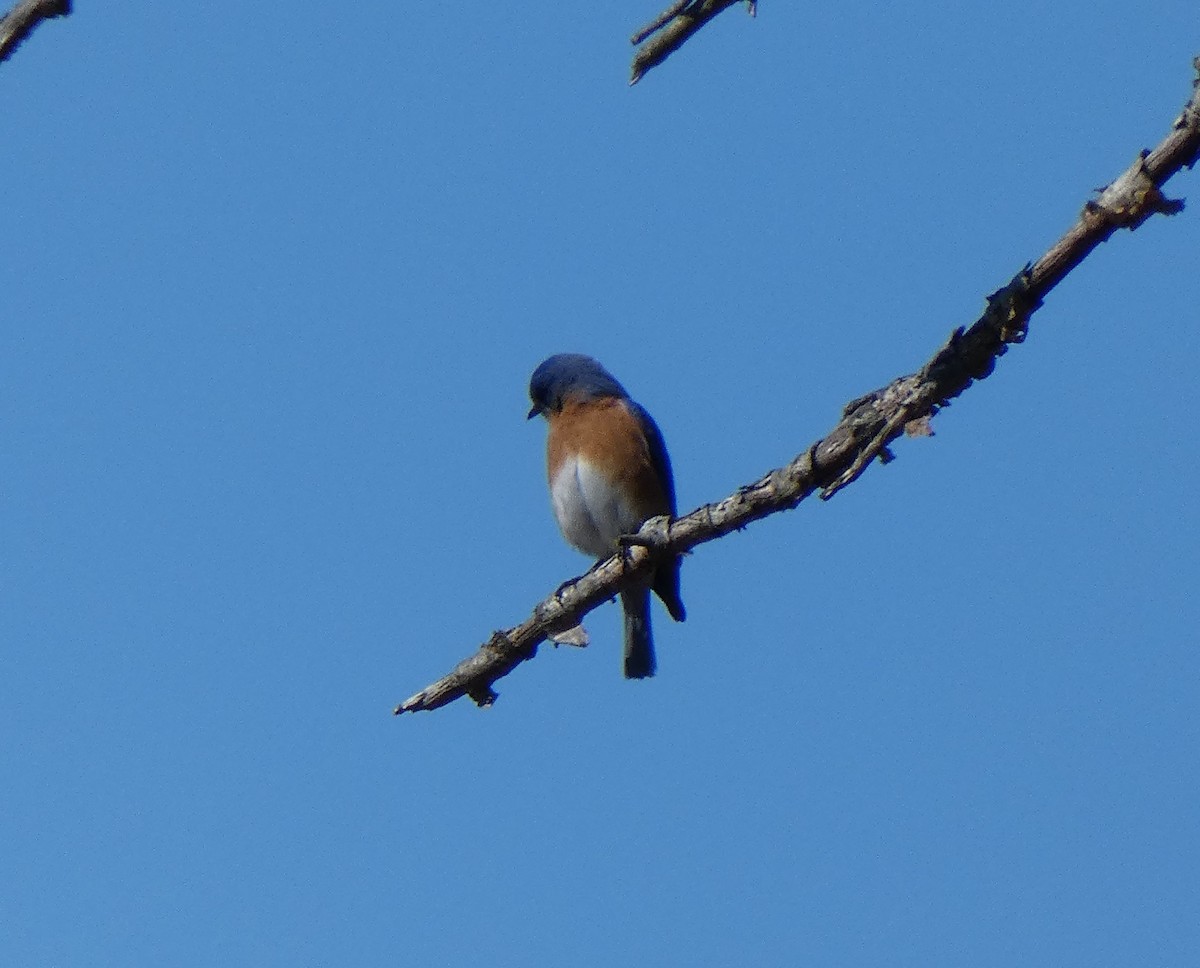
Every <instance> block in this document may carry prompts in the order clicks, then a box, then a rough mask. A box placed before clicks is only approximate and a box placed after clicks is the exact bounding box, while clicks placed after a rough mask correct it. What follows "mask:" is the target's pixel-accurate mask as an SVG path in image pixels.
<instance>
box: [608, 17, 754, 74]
mask: <svg viewBox="0 0 1200 968" xmlns="http://www.w3.org/2000/svg"><path fill="white" fill-rule="evenodd" d="M741 2H742V0H675V2H674V3H672V4H671V6H669V7H668V8H667V9H666V10H664V11H663V12H662V13H661V14H659V15H658V16H657V17H655V18H654V20H652V21H651V22H650V23H648V24H646V26H645V27H643V28H642V29H641V30H639V31H638V32H637V33H636V34H634V35H633V37H632V38H631V39H630V43H632V44H633V45H634V46H635V47H638V45H639V44H640V45H641V46H640V47H638V50H637V53H635V54H634V55H633V69H632V71H631V73H630V77H629V83H630V84H631V85H632V84H636V83H637V82H638V81H640V80H641V79H642V75H644V74H645V73H646V71H648V70H650V68H652V67H657V66H658V65H659V64H661V63H662V62H663V61H665V60H666V59H667V58H668V57H670V56H671V54H673V53H674V52H675V51H677V50H679V48H680V47H682V46H683V45H684V43H685V42H686V41H687V39H688V38H689V37H691V36H692V34H694V33H695V32H696V31H697V30H699V29H700V28H701V27H703V26H704V25H705V24H706V23H708V22H709V21H710V20H712V19H713V17H715V16H716V15H717V14H719V13H721V12H722V11H724V10H726V9H728V8H729V7H732V6H733V5H734V4H735V3H741ZM746 6H747V7H748V9H749V11H750V16H751V17H753V16H754V14H755V12H756V11H757V6H758V3H757V0H746Z"/></svg>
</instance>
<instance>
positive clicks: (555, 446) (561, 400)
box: [529, 353, 686, 679]
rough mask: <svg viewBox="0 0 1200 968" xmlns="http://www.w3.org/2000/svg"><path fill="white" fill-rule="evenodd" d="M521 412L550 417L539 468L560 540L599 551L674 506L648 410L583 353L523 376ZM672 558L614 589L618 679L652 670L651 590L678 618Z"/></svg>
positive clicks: (662, 448) (604, 552)
mask: <svg viewBox="0 0 1200 968" xmlns="http://www.w3.org/2000/svg"><path fill="white" fill-rule="evenodd" d="M529 398H530V399H531V400H532V401H533V408H532V409H531V410H530V411H529V416H530V418H533V417H536V416H537V415H538V414H541V415H542V416H544V417H545V418H546V422H547V423H548V424H549V432H548V434H547V436H546V471H547V476H548V477H549V481H550V500H551V502H552V503H553V504H554V516H555V518H557V519H558V527H559V529H560V530H561V531H562V533H563V537H564V538H566V539H567V541H568V542H569V543H570V544H572V545H574V546H575V547H576V548H578V549H579V550H580V551H582V552H583V553H584V554H587V555H592V556H593V557H596V558H607V557H609V556H610V555H612V554H613V553H614V552H615V551H616V550H617V547H618V546H617V539H618V538H619V537H620V536H621V535H627V534H634V533H636V532H637V530H638V529H639V528H640V527H641V526H642V524H644V523H645V522H646V520H648V519H649V518H652V517H655V516H656V515H659V514H672V515H673V514H674V513H675V480H674V478H673V477H672V476H671V459H670V457H668V456H667V448H666V445H665V444H664V443H663V439H662V434H661V433H660V432H659V429H658V425H657V424H655V422H654V419H653V418H652V417H651V416H650V414H648V413H647V412H646V411H645V410H643V409H642V407H640V406H639V405H638V404H637V403H635V402H634V401H633V400H631V399H630V397H629V394H628V393H626V392H625V388H624V387H623V386H621V384H619V383H618V382H617V381H616V380H615V379H614V378H613V376H612V374H611V373H609V372H608V371H607V370H606V369H604V367H602V366H601V365H600V364H599V363H597V362H596V361H595V360H593V359H592V358H591V357H590V356H583V355H582V354H580V353H560V354H558V355H557V356H552V357H550V358H549V359H548V360H546V361H545V362H543V363H542V364H541V365H540V366H539V367H538V368H537V369H536V370H534V371H533V376H532V377H531V378H530V380H529ZM679 561H680V559H679V557H678V556H676V557H674V558H671V559H669V560H666V561H663V562H662V563H660V564H659V566H658V568H657V569H656V570H655V572H654V573H653V575H652V576H651V577H650V578H649V580H648V581H647V582H646V583H645V584H641V585H635V586H633V587H630V588H627V589H625V591H623V592H621V605H622V607H623V608H624V610H625V678H627V679H644V678H646V677H647V676H652V675H654V666H655V662H654V638H653V636H652V635H651V632H650V590H651V589H653V590H654V592H655V594H656V595H658V597H659V598H660V599H662V602H663V604H664V605H666V606H667V611H668V612H670V613H671V618H673V619H675V621H676V622H682V621H683V620H684V618H685V617H686V613H685V612H684V608H683V602H682V600H680V598H679Z"/></svg>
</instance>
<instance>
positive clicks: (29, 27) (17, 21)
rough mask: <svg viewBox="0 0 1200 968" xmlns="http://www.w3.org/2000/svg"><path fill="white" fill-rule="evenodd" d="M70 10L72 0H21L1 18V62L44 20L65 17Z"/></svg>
mask: <svg viewBox="0 0 1200 968" xmlns="http://www.w3.org/2000/svg"><path fill="white" fill-rule="evenodd" d="M70 12H71V0H20V2H19V3H18V4H17V5H16V6H15V7H13V8H12V10H10V11H9V12H8V13H7V14H5V15H4V18H3V19H0V62H2V61H5V60H7V59H8V57H9V55H10V54H11V53H12V52H13V51H14V50H16V49H17V48H18V47H20V46H21V42H22V41H24V40H25V38H26V37H28V36H29V35H30V34H31V33H33V28H34V27H36V26H37V25H38V24H40V23H41V22H42V21H43V20H50V19H51V18H53V17H65V16H66V15H67V14H69V13H70Z"/></svg>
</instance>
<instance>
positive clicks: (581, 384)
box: [529, 353, 629, 419]
mask: <svg viewBox="0 0 1200 968" xmlns="http://www.w3.org/2000/svg"><path fill="white" fill-rule="evenodd" d="M628 396H629V394H627V393H626V392H625V388H624V387H623V386H621V384H619V383H618V382H617V381H616V378H615V377H614V376H613V375H612V374H611V373H609V372H608V370H606V369H604V367H602V366H601V365H600V364H599V363H597V362H596V361H595V360H593V359H592V358H591V357H590V356H584V355H583V354H582V353H558V354H557V355H555V356H552V357H550V358H549V359H548V360H543V361H542V363H541V364H540V365H539V366H538V368H537V369H536V370H534V371H533V376H532V377H530V378H529V399H530V400H532V401H533V407H532V408H531V409H530V411H529V417H530V418H531V419H532V418H533V417H536V416H537V415H538V414H544V413H557V412H558V411H560V410H561V409H562V408H563V404H564V403H565V402H566V401H567V399H568V398H570V399H575V400H594V399H596V398H597V397H628Z"/></svg>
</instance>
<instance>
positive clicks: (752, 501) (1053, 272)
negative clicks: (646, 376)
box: [395, 58, 1200, 714]
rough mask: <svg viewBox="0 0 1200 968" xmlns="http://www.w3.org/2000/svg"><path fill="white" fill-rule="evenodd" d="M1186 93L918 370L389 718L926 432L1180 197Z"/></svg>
mask: <svg viewBox="0 0 1200 968" xmlns="http://www.w3.org/2000/svg"><path fill="white" fill-rule="evenodd" d="M1193 66H1194V67H1195V69H1196V71H1197V75H1198V76H1197V78H1196V80H1194V81H1193V84H1192V86H1193V91H1192V96H1191V99H1190V100H1189V101H1188V103H1187V105H1186V106H1185V107H1184V110H1183V113H1182V114H1181V115H1180V116H1179V117H1178V118H1177V119H1176V120H1175V122H1174V123H1173V124H1172V126H1171V131H1170V133H1169V134H1168V135H1167V136H1166V137H1165V138H1164V139H1163V140H1162V142H1161V143H1160V144H1159V145H1158V146H1157V147H1156V148H1155V149H1154V150H1153V151H1143V152H1141V153H1140V154H1139V155H1138V157H1137V159H1136V160H1135V161H1134V163H1133V164H1132V165H1130V166H1129V168H1128V169H1127V170H1126V171H1124V172H1123V173H1122V174H1121V175H1120V176H1118V177H1117V178H1116V179H1115V180H1114V181H1113V182H1112V184H1111V185H1109V186H1108V187H1107V188H1105V189H1103V190H1102V191H1101V192H1100V194H1099V196H1098V197H1097V198H1095V199H1093V200H1090V201H1088V202H1087V203H1086V204H1085V205H1084V207H1083V211H1082V212H1081V213H1080V216H1079V219H1078V220H1077V221H1076V222H1075V224H1074V225H1073V226H1071V228H1070V230H1068V232H1067V233H1066V234H1065V235H1064V236H1063V237H1062V238H1061V239H1060V240H1059V241H1058V242H1057V243H1055V244H1054V246H1053V247H1051V248H1050V250H1049V251H1047V252H1046V254H1045V255H1043V256H1042V257H1041V258H1040V259H1038V260H1037V262H1035V263H1032V264H1030V265H1027V266H1026V267H1025V268H1024V269H1022V270H1021V271H1020V272H1018V273H1017V275H1016V276H1014V277H1013V279H1012V281H1010V282H1009V283H1008V285H1006V286H1005V287H1004V288H1003V289H1000V290H999V291H998V292H995V293H993V294H992V295H991V296H989V297H988V300H987V308H986V309H985V310H984V312H983V315H982V316H980V317H979V319H977V320H976V321H975V322H974V323H973V324H972V325H970V326H969V327H966V328H962V327H960V328H959V329H956V330H955V331H954V332H953V333H952V334H951V335H950V339H949V340H948V341H947V342H946V344H945V345H944V346H942V347H941V348H940V349H939V350H938V351H937V352H936V353H935V354H934V355H933V358H932V359H930V360H929V362H928V363H926V364H925V365H924V366H923V367H922V368H921V369H920V371H918V372H917V373H913V374H910V375H908V376H902V377H899V378H898V379H895V380H893V381H892V382H891V383H889V384H888V385H887V386H886V387H883V388H882V389H880V390H876V391H874V392H873V393H869V394H867V395H866V396H863V397H860V398H858V399H857V400H853V401H851V402H850V403H849V404H847V405H846V407H845V408H844V409H843V412H842V417H841V420H839V421H838V423H837V425H836V426H835V427H834V428H833V430H832V431H830V433H829V434H827V435H826V436H825V437H823V438H822V439H820V440H818V441H817V442H816V443H814V444H812V446H810V447H809V448H808V449H807V450H805V451H804V452H803V453H802V454H800V455H799V456H798V457H796V458H795V459H794V460H792V461H791V463H789V464H787V465H786V466H784V467H781V468H778V469H777V470H773V471H771V472H770V473H769V474H766V475H765V476H764V477H762V478H760V479H759V480H757V481H755V482H754V483H753V484H747V485H745V486H744V487H741V488H739V489H738V490H737V492H736V493H734V494H731V495H730V496H729V497H727V498H725V499H724V500H723V501H719V502H717V503H716V504H706V505H704V506H703V507H700V508H697V509H696V510H695V511H692V512H691V513H690V514H687V515H684V516H683V517H681V518H676V519H674V520H670V519H668V518H665V517H658V518H652V519H651V520H650V521H647V522H646V524H645V525H644V526H643V527H642V529H641V530H640V531H639V532H638V534H637V535H636V537H633V538H631V539H630V540H629V542H628V543H627V545H628V546H627V547H626V548H624V549H623V550H622V552H621V553H620V554H618V555H614V556H613V557H612V558H610V559H608V560H607V561H605V562H602V563H601V564H599V565H598V566H597V567H595V568H594V569H592V570H591V571H589V572H588V573H587V574H586V575H583V576H582V577H580V578H577V579H575V580H573V581H571V582H568V583H567V584H566V585H564V586H563V587H562V588H560V589H559V590H558V591H557V592H556V593H555V594H553V595H551V596H550V597H549V598H547V599H546V600H545V601H543V602H541V603H540V604H539V605H537V606H536V607H535V608H534V610H533V614H532V615H531V616H530V617H529V618H528V619H526V620H525V621H524V622H522V623H521V624H520V625H517V626H514V627H513V628H510V629H506V630H504V631H502V632H496V633H494V634H493V635H492V637H491V638H490V639H489V640H488V641H487V642H486V643H484V644H483V646H481V647H480V649H479V651H478V652H476V653H475V654H474V655H472V656H471V657H470V658H468V659H465V660H464V661H462V662H460V663H459V664H458V665H457V666H456V667H455V668H454V669H453V670H452V671H451V672H450V673H449V674H448V675H446V676H444V677H442V678H441V679H439V680H438V681H437V682H434V683H433V684H431V685H429V686H426V687H425V688H424V689H422V690H421V691H420V692H418V693H417V694H416V695H415V696H412V697H411V698H409V699H406V700H405V701H404V702H403V703H401V704H400V705H399V706H397V707H396V709H395V712H396V713H397V714H399V713H404V712H416V711H418V710H422V709H437V708H438V707H439V706H444V705H446V703H449V702H452V701H453V700H455V699H458V698H459V697H460V696H470V697H471V698H472V699H473V700H474V701H475V702H476V703H477V704H478V705H480V706H487V705H490V704H491V703H492V702H493V701H494V700H495V699H496V693H495V691H494V690H493V688H492V685H493V684H494V683H495V681H496V680H497V679H499V678H501V677H503V676H506V675H508V673H510V672H511V671H512V670H513V669H514V668H516V667H517V666H518V665H520V664H521V663H522V662H524V661H525V660H526V659H531V658H533V656H534V655H535V654H536V653H537V648H538V646H539V645H540V644H541V643H542V642H544V641H546V639H547V638H548V637H549V636H550V635H553V634H557V633H559V632H562V631H563V630H565V629H569V628H571V627H573V626H575V625H577V624H578V623H579V621H580V620H581V619H582V618H583V616H584V615H585V614H587V613H588V612H590V611H591V610H592V609H593V608H595V607H596V606H597V605H600V604H601V603H603V602H605V601H607V600H609V599H610V598H612V597H613V596H614V595H616V594H617V592H619V591H620V590H621V589H622V588H624V587H626V586H627V585H629V584H630V583H632V582H633V581H634V580H635V578H636V577H637V576H640V575H644V574H645V573H647V572H648V571H649V570H650V568H651V566H652V565H653V563H654V562H655V561H657V560H658V559H659V558H661V557H663V556H665V555H675V554H681V553H684V552H687V551H690V550H691V549H692V548H695V547H697V546H698V545H701V544H704V543H705V542H706V541H713V540H714V539H716V538H720V537H721V536H723V535H726V534H729V532H731V531H736V530H740V529H742V528H744V527H746V525H748V524H750V523H751V522H753V521H758V520H760V519H761V518H765V517H767V515H770V514H775V513H777V512H779V511H786V510H789V509H791V508H794V507H795V506H796V505H798V504H799V503H800V502H801V501H803V500H804V499H805V498H807V497H809V496H810V495H812V494H814V493H817V492H819V496H820V497H821V498H822V499H823V500H828V499H829V498H831V497H832V496H833V495H834V494H836V493H837V492H838V491H840V490H841V489H842V488H843V487H846V486H847V485H849V484H851V483H852V482H853V481H855V480H856V479H857V478H858V477H859V476H860V475H861V474H862V473H863V472H864V471H865V470H866V469H867V467H868V466H869V465H870V464H871V462H872V461H874V460H875V459H876V458H878V459H879V460H880V461H881V462H887V461H889V460H891V459H892V453H891V451H890V450H889V449H888V445H889V444H891V443H892V442H893V441H894V440H896V438H898V437H899V436H900V435H901V434H904V433H907V434H908V435H910V436H928V435H929V434H930V433H932V431H931V430H930V419H931V418H932V417H933V416H934V415H935V414H936V413H937V412H938V410H939V409H940V408H941V407H944V406H945V405H946V404H947V403H949V401H950V400H952V399H953V398H954V397H956V396H958V395H959V394H960V393H962V392H963V391H964V390H966V389H967V387H969V386H970V385H971V384H972V383H974V382H975V381H977V380H982V379H984V378H985V377H987V376H989V375H991V373H992V370H993V369H994V368H995V365H996V361H997V360H998V359H999V358H1000V357H1001V356H1003V355H1004V353H1005V352H1006V351H1007V349H1008V347H1009V345H1011V344H1015V343H1020V342H1022V341H1023V340H1024V338H1025V334H1026V331H1027V329H1028V325H1029V319H1030V317H1031V316H1032V315H1033V313H1034V312H1036V311H1037V309H1038V308H1039V307H1040V306H1041V304H1042V299H1043V298H1044V297H1045V296H1046V294H1047V293H1049V292H1050V290H1052V289H1053V288H1054V287H1055V286H1057V285H1058V284H1059V283H1060V282H1061V281H1062V280H1063V279H1064V278H1065V277H1066V276H1067V274H1068V273H1069V272H1070V271H1071V270H1072V269H1074V268H1075V266H1077V265H1079V263H1080V262H1082V261H1083V260H1084V259H1085V258H1086V257H1087V255H1088V254H1089V253H1090V252H1091V251H1092V250H1093V249H1094V248H1096V246H1098V245H1099V244H1100V243H1101V242H1104V241H1105V240H1107V239H1108V238H1109V237H1110V236H1111V235H1112V234H1113V233H1114V232H1116V231H1117V230H1118V229H1130V230H1132V229H1135V228H1137V227H1138V226H1139V225H1141V224H1142V222H1144V221H1145V220H1146V219H1148V218H1149V217H1150V216H1151V215H1155V214H1164V215H1173V214H1176V213H1178V212H1180V211H1182V209H1183V202H1180V201H1172V200H1170V199H1167V198H1166V197H1164V196H1163V194H1162V192H1161V191H1160V187H1161V186H1162V185H1163V184H1164V183H1165V182H1166V181H1167V180H1168V179H1169V178H1171V176H1173V175H1174V174H1176V173H1177V172H1178V171H1180V170H1181V169H1182V168H1185V167H1186V168H1191V167H1192V165H1194V164H1195V163H1196V161H1197V159H1198V158H1200V58H1197V59H1196V60H1195V61H1194V62H1193Z"/></svg>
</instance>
